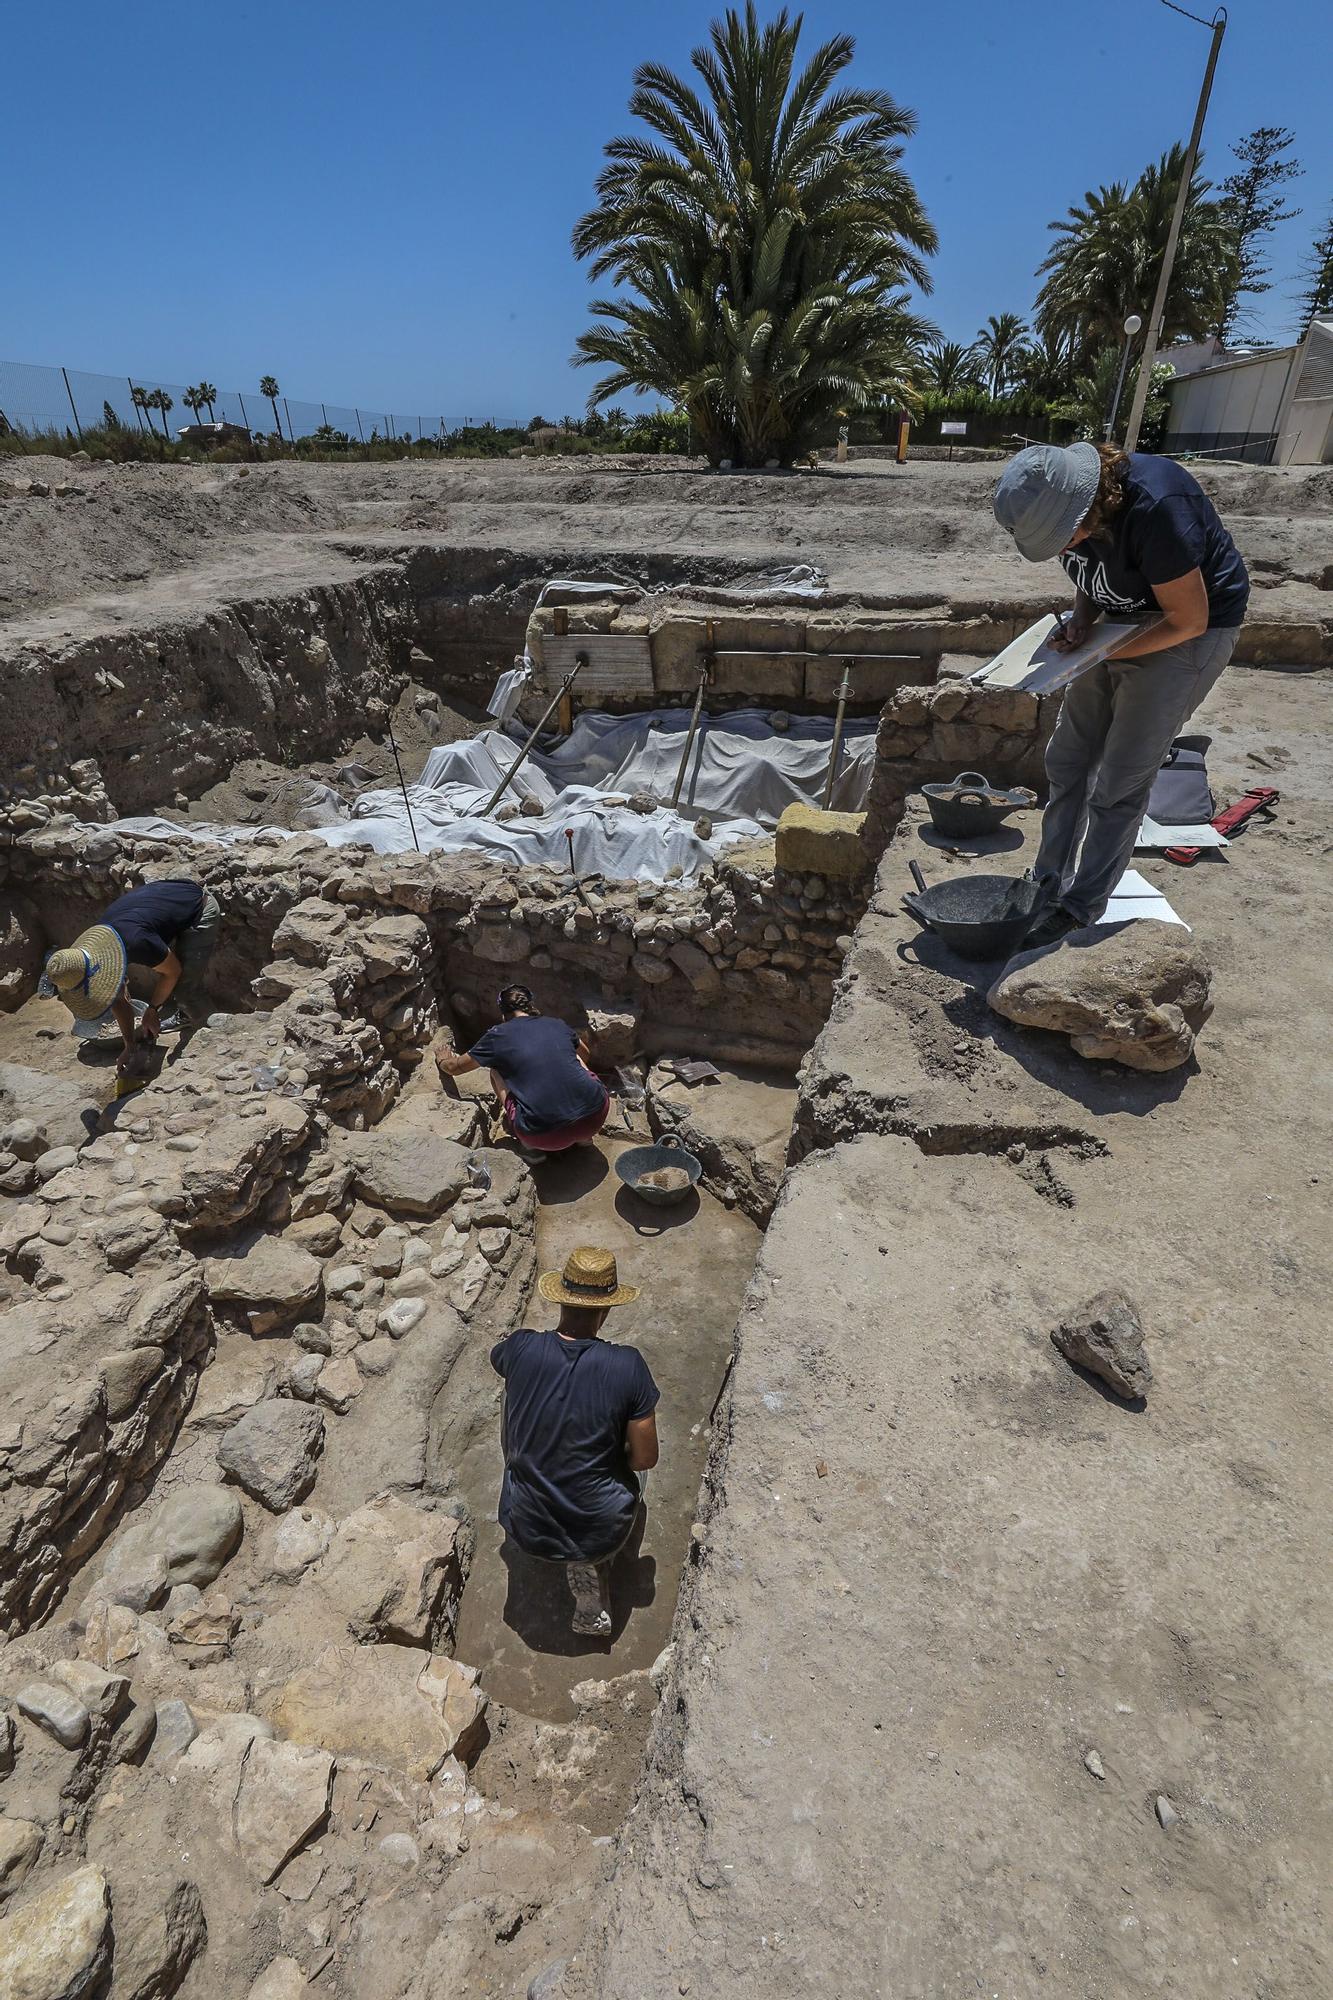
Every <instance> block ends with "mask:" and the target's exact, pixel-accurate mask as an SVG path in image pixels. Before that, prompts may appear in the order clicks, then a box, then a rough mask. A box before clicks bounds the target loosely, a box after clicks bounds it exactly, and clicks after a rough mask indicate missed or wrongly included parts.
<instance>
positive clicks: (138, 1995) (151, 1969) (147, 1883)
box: [111, 1864, 208, 2000]
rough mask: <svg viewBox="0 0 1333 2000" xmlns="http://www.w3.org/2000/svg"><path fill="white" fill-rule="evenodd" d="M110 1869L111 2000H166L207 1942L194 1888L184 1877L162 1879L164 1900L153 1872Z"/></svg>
mask: <svg viewBox="0 0 1333 2000" xmlns="http://www.w3.org/2000/svg"><path fill="white" fill-rule="evenodd" d="M113 1869H114V1875H113V1879H114V1884H115V1888H114V1901H115V1913H116V1977H115V1983H114V1985H113V1987H112V1989H111V1990H112V1994H113V1995H114V2000H169V1996H170V1995H171V1994H173V1993H175V1992H176V1991H177V1989H178V1988H179V1987H180V1985H181V1983H182V1981H183V1980H184V1978H185V1975H186V1973H187V1972H188V1971H189V1969H190V1967H191V1966H192V1965H193V1963H194V1961H195V1959H196V1958H197V1957H198V1955H199V1953H200V1952H201V1951H202V1950H203V1948H204V1945H205V1944H206V1943H207V1941H208V1925H207V1924H206V1922H205V1921H204V1906H203V1901H202V1899H201V1897H200V1895H199V1890H198V1887H197V1886H196V1884H195V1883H193V1882H191V1881H190V1880H189V1878H188V1876H184V1875H181V1876H177V1877H176V1878H175V1879H174V1880H172V1879H171V1878H170V1877H167V1878H166V1879H167V1880H168V1881H169V1882H170V1887H169V1888H168V1889H167V1891H166V1895H165V1897H164V1896H163V1893H162V1877H161V1876H160V1875H159V1874H158V1871H157V1870H156V1869H151V1868H150V1869H145V1870H141V1871H139V1872H137V1873H131V1872H130V1871H129V1870H127V1869H124V1868H118V1867H114V1864H113Z"/></svg>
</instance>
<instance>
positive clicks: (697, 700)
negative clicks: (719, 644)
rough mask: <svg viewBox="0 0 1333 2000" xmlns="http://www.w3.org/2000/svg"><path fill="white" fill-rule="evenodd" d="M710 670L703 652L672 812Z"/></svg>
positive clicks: (696, 726)
mask: <svg viewBox="0 0 1333 2000" xmlns="http://www.w3.org/2000/svg"><path fill="white" fill-rule="evenodd" d="M712 671H713V667H712V658H711V655H710V654H708V653H705V655H704V657H703V659H702V660H701V661H700V662H699V685H698V687H697V688H696V689H695V691H694V709H693V712H692V714H691V716H690V730H689V735H688V736H687V737H686V738H685V748H684V749H683V750H682V751H681V753H680V769H679V770H678V771H677V773H676V788H675V790H674V791H673V792H672V794H671V807H672V810H673V812H674V811H675V810H677V808H678V807H679V804H680V788H681V786H682V785H683V784H684V783H685V767H686V765H687V764H688V763H689V761H690V752H691V750H692V749H693V748H694V738H695V735H696V733H697V732H698V728H699V711H700V709H701V708H702V707H703V704H704V689H705V688H706V687H707V685H708V677H709V675H710V674H711V673H712Z"/></svg>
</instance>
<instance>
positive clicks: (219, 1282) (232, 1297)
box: [204, 1236, 324, 1319]
mask: <svg viewBox="0 0 1333 2000" xmlns="http://www.w3.org/2000/svg"><path fill="white" fill-rule="evenodd" d="M323 1280H324V1272H323V1267H322V1265H321V1264H320V1262H319V1259H318V1258H317V1257H312V1256H311V1254H310V1252H309V1251H308V1250H302V1249H301V1247H300V1245H299V1244H296V1243H290V1242H288V1241H287V1240H286V1239H285V1238H284V1237H281V1236H259V1237H256V1238H255V1239H254V1240H253V1241H252V1242H251V1243H249V1244H247V1245H246V1247H245V1248H244V1249H243V1250H241V1251H239V1252H237V1253H236V1254H233V1255H224V1256H221V1257H210V1258H208V1259H207V1261H206V1263H205V1265H204V1282H205V1284H206V1285H207V1287H208V1293H209V1296H210V1298H213V1299H217V1300H219V1301H220V1302H221V1303H223V1304H224V1305H239V1306H243V1307H244V1308H245V1309H246V1310H247V1311H248V1312H252V1313H254V1312H258V1313H259V1314H261V1315H262V1316H263V1317H264V1318H266V1319H267V1318H268V1317H270V1316H271V1315H273V1314H277V1315H279V1316H280V1317H281V1318H286V1319H294V1318H296V1317H297V1316H298V1315H299V1314H300V1313H301V1312H302V1311H303V1310H304V1308H305V1307H306V1306H310V1305H313V1304H314V1302H315V1301H316V1300H317V1299H318V1297H319V1295H320V1291H321V1288H322V1285H323Z"/></svg>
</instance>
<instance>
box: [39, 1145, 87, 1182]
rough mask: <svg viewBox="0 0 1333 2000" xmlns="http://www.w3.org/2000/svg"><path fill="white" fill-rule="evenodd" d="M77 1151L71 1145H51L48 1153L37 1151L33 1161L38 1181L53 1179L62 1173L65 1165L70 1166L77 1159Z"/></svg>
mask: <svg viewBox="0 0 1333 2000" xmlns="http://www.w3.org/2000/svg"><path fill="white" fill-rule="evenodd" d="M78 1157H79V1155H78V1151H77V1149H76V1148H75V1147H73V1146H53V1147H52V1148H51V1150H50V1152H49V1153H39V1154H38V1156H37V1160H36V1162H35V1165H36V1168H37V1178H38V1180H39V1181H49V1180H52V1179H54V1177H55V1175H56V1174H63V1173H64V1171H65V1168H66V1167H72V1166H73V1165H74V1162H75V1161H76V1160H77V1159H78Z"/></svg>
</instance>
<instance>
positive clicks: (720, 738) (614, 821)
mask: <svg viewBox="0 0 1333 2000" xmlns="http://www.w3.org/2000/svg"><path fill="white" fill-rule="evenodd" d="M875 727H876V725H875V723H874V722H873V721H856V722H849V723H848V724H847V726H846V731H845V736H844V742H843V748H842V754H841V757H840V760H839V771H838V778H837V782H836V784H835V787H834V793H833V805H834V808H835V809H836V810H837V811H841V812H854V811H858V810H859V809H860V808H861V807H862V806H863V805H864V803H865V799H866V795H867V793H868V791H869V789H870V776H871V771H872V768H873V764H874V755H875ZM688 730H689V715H688V713H686V712H684V711H682V710H680V709H665V710H654V711H653V712H652V713H650V714H647V715H630V716H612V715H597V714H588V715H581V716H580V717H579V718H578V719H577V721H576V722H575V725H574V729H573V731H572V733H571V735H570V736H569V737H568V738H567V739H566V741H565V742H564V743H563V744H561V745H560V747H559V748H558V749H556V750H554V751H549V752H543V751H534V752H533V753H532V754H531V756H529V758H528V759H527V761H526V763H525V764H524V765H523V767H522V769H521V770H520V772H519V773H518V776H517V778H516V779H515V781H514V783H513V785H512V786H511V788H510V790H509V791H508V792H507V793H506V794H505V798H504V800H503V801H502V804H501V806H500V808H499V810H501V811H503V810H504V808H505V807H506V806H508V805H510V804H511V803H512V804H520V803H521V802H523V801H525V800H528V801H533V802H535V803H536V804H539V805H540V806H541V808H542V810H541V813H540V815H536V814H529V813H520V814H519V815H518V816H517V817H514V818H509V819H506V820H503V821H500V820H497V819H496V818H495V817H494V815H492V816H491V817H489V818H486V819H483V818H481V817H480V814H481V812H482V810H483V808H484V807H485V805H486V804H487V802H488V801H489V799H490V797H491V795H492V793H493V792H494V791H495V789H496V786H497V785H498V784H499V783H500V780H501V779H502V778H503V777H504V776H505V774H506V772H507V771H508V770H509V769H510V768H511V766H512V765H513V763H514V760H515V759H516V757H517V756H518V752H519V749H520V747H521V744H520V743H519V742H516V741H515V740H514V739H513V738H512V737H509V736H506V735H503V734H502V733H501V732H500V731H498V730H487V731H486V732H485V733H484V734H482V735H480V736H476V737H473V738H472V739H471V740H470V741H467V742H462V743H449V744H445V745H443V746H441V747H440V748H438V749H435V750H432V751H431V753H430V755H429V757H428V758H427V760H426V764H425V768H424V769H423V771H422V774H421V777H420V779H419V780H418V781H417V783H416V784H414V785H409V786H408V788H407V792H408V800H409V802H410V804H411V815H412V822H413V823H414V824H415V827H416V835H417V839H418V840H419V841H420V844H421V847H422V849H423V850H424V851H431V852H460V851H463V850H471V851H474V852H480V853H486V854H493V855H496V856H498V857H502V858H504V859H507V860H510V861H514V862H517V863H524V864H529V865H530V864H533V863H538V862H554V863H556V864H557V865H558V866H560V867H567V866H568V864H569V861H570V859H571V848H570V842H569V839H568V835H569V834H571V833H572V835H573V851H572V858H573V861H574V864H575V866H576V868H577V869H578V871H579V873H580V874H594V873H596V874H602V875H606V876H608V877H611V878H613V879H618V880H621V881H627V880H637V881H640V882H660V881H662V880H664V879H665V878H666V877H667V876H668V875H669V874H674V872H675V871H676V870H679V872H680V875H681V876H682V877H683V878H685V879H687V880H688V879H689V878H690V877H692V876H694V875H697V874H698V873H699V871H700V870H701V869H702V868H704V867H706V866H707V864H708V863H709V861H711V860H712V859H713V857H714V856H715V855H717V854H719V853H721V852H723V851H724V850H725V849H726V848H727V847H731V846H734V845H736V843H737V842H739V841H744V840H752V839H757V838H759V837H760V836H761V835H762V834H764V833H765V832H770V831H771V830H772V828H773V827H774V826H775V825H776V824H777V821H778V818H779V816H780V815H781V813H782V812H783V810H784V809H785V808H786V807H787V806H789V805H792V804H801V803H804V804H811V803H818V802H819V801H820V800H821V799H822V797H823V790H824V783H825V779H826V777H827V773H828V760H829V755H830V752H831V750H832V743H833V724H832V722H831V721H828V720H827V719H825V718H824V717H820V716H793V717H792V719H791V722H790V726H789V728H788V729H786V730H785V731H779V730H775V729H774V728H773V727H772V725H771V723H770V721H769V711H768V710H761V709H742V710H738V711H737V712H735V713H733V714H730V715H727V716H725V717H719V718H709V717H707V716H705V717H703V718H702V719H701V721H700V727H699V734H698V736H697V737H696V739H695V742H694V745H693V748H692V749H691V752H690V760H689V765H688V768H687V771H686V778H685V784H684V786H683V788H682V791H681V811H680V812H674V811H672V810H671V808H670V807H669V806H668V805H666V804H661V805H658V806H657V807H656V808H655V809H654V810H653V811H651V812H647V813H641V812H636V811H634V810H632V809H631V808H630V807H629V806H628V805H627V804H625V803H623V801H624V800H625V799H626V798H627V797H628V796H630V795H633V794H644V793H648V794H652V795H653V796H654V797H656V798H657V799H659V800H667V799H669V798H670V796H671V792H672V790H673V788H674V786H675V781H676V773H677V771H678V769H679V768H680V760H681V754H682V752H683V751H684V748H685V739H686V735H687V733H688ZM700 814H707V815H708V817H709V819H710V820H711V821H712V822H713V826H712V831H711V833H710V834H709V836H708V838H706V839H705V838H701V836H700V834H699V833H698V832H697V831H696V829H695V826H694V824H693V818H694V816H695V815H700ZM118 825H119V826H120V827H121V828H122V829H123V830H124V831H126V832H138V833H149V834H154V835H156V836H158V837H160V838H164V839H173V840H183V841H188V840H212V841H219V842H221V843H223V844H231V843H233V842H240V841H244V840H252V839H254V838H256V837H257V836H259V835H264V836H267V837H269V838H271V837H272V835H273V834H274V832H277V833H279V834H280V835H281V834H282V831H283V830H282V829H274V828H264V827H219V826H210V825H205V824H203V823H200V822H193V821H192V822H191V823H190V824H188V825H186V826H179V825H177V824H176V823H175V822H174V821H172V820H164V819H156V818H153V819H148V818H142V819H126V820H121V821H119V822H118ZM309 831H311V832H313V833H315V834H316V835H317V836H318V838H319V839H321V840H325V841H327V842H328V843H329V845H330V846H333V847H345V846H349V845H360V846H365V847H371V848H373V849H374V850H375V851H376V852H377V853H379V854H402V853H410V852H411V851H412V846H413V840H412V827H411V825H410V824H409V820H408V813H407V809H406V806H405V805H404V802H403V795H402V792H401V791H399V790H398V789H397V787H394V788H392V789H376V790H373V791H367V792H363V793H362V794H361V795H360V797H359V798H357V800H356V801H355V803H354V805H353V807H352V814H351V817H350V818H348V819H346V820H344V821H343V822H342V823H341V824H339V825H335V826H323V827H315V828H311V829H309Z"/></svg>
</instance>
